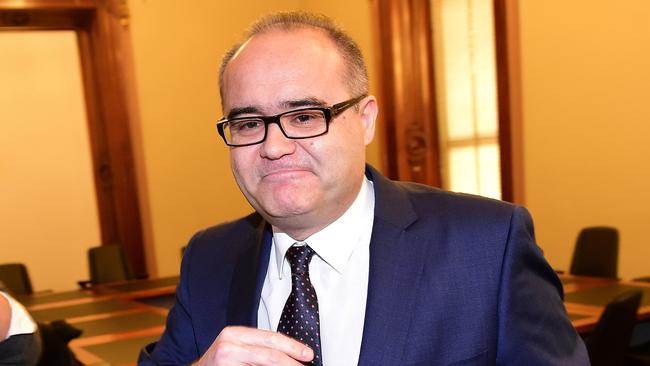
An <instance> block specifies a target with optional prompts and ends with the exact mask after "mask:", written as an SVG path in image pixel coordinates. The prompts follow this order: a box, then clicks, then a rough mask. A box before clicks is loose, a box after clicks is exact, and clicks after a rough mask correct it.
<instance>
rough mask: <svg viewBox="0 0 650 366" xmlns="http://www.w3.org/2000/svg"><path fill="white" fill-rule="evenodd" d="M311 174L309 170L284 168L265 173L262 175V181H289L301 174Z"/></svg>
mask: <svg viewBox="0 0 650 366" xmlns="http://www.w3.org/2000/svg"><path fill="white" fill-rule="evenodd" d="M308 173H311V170H309V169H307V168H301V167H286V168H279V169H273V170H269V171H266V172H264V173H263V174H262V179H271V180H273V179H291V178H296V177H297V176H299V175H302V174H308Z"/></svg>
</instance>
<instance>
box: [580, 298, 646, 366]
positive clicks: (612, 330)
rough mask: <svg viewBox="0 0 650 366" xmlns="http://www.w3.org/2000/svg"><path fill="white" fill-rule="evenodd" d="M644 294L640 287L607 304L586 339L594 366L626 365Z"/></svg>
mask: <svg viewBox="0 0 650 366" xmlns="http://www.w3.org/2000/svg"><path fill="white" fill-rule="evenodd" d="M642 294H643V293H642V292H641V290H631V291H626V292H624V293H622V294H620V295H618V296H617V297H616V298H614V299H613V300H612V301H610V302H609V303H608V304H607V306H606V307H605V310H604V311H603V314H602V315H601V316H600V319H599V320H598V323H597V324H596V328H595V329H594V331H593V332H592V333H591V334H590V335H589V336H588V337H587V338H586V339H585V344H586V346H587V352H588V353H589V359H590V360H591V365H592V366H601V365H602V366H615V365H623V364H624V360H625V354H626V352H627V349H628V347H629V344H630V338H631V337H632V330H633V329H634V325H635V323H636V313H637V311H638V309H639V304H640V303H641V296H642Z"/></svg>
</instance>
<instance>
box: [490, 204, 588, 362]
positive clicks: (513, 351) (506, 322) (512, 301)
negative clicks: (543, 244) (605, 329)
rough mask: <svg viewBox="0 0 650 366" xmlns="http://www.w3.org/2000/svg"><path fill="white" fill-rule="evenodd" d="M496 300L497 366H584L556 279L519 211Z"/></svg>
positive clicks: (583, 353)
mask: <svg viewBox="0 0 650 366" xmlns="http://www.w3.org/2000/svg"><path fill="white" fill-rule="evenodd" d="M498 296H499V299H498V332H499V334H498V345H497V364H498V365H527V366H534V365H549V366H550V365H553V366H559V365H571V366H580V365H589V364H590V363H589V358H588V355H587V351H586V348H585V345H584V343H583V341H582V339H581V338H580V337H579V336H578V334H577V332H576V331H575V328H574V327H573V326H572V324H571V322H570V321H569V318H568V315H567V313H566V309H565V308H564V303H563V302H562V297H563V292H562V285H561V283H560V280H559V279H558V277H557V275H556V274H555V272H554V271H553V269H552V268H551V267H550V265H549V264H548V263H547V262H546V260H545V259H544V256H543V253H542V251H541V249H540V248H539V247H538V246H537V244H536V243H535V238H534V233H533V223H532V219H531V217H530V215H529V214H528V211H526V209H524V208H522V207H516V208H515V210H514V212H513V215H512V219H511V223H510V232H509V235H508V241H507V244H506V247H505V253H504V260H503V268H502V270H501V280H500V286H499V295H498Z"/></svg>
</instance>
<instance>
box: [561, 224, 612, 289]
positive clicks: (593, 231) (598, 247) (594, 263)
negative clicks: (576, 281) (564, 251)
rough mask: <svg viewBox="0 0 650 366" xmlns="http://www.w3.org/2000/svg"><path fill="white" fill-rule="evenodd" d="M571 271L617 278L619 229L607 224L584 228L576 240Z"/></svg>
mask: <svg viewBox="0 0 650 366" xmlns="http://www.w3.org/2000/svg"><path fill="white" fill-rule="evenodd" d="M569 273H571V274H574V275H579V276H593V277H608V278H617V277H618V230H616V229H615V228H612V227H606V226H595V227H588V228H584V229H582V231H580V234H579V235H578V239H577V240H576V246H575V249H574V251H573V259H572V261H571V269H570V271H569Z"/></svg>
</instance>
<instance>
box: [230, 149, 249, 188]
mask: <svg viewBox="0 0 650 366" xmlns="http://www.w3.org/2000/svg"><path fill="white" fill-rule="evenodd" d="M252 158H253V156H252V154H251V153H249V152H247V151H232V152H231V153H230V167H231V169H232V172H233V174H234V176H235V179H236V180H237V183H238V184H239V185H240V186H242V184H246V185H247V186H250V185H251V183H252V182H251V181H252V180H253V179H254V174H253V172H254V168H253V161H252ZM249 188H250V187H249Z"/></svg>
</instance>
